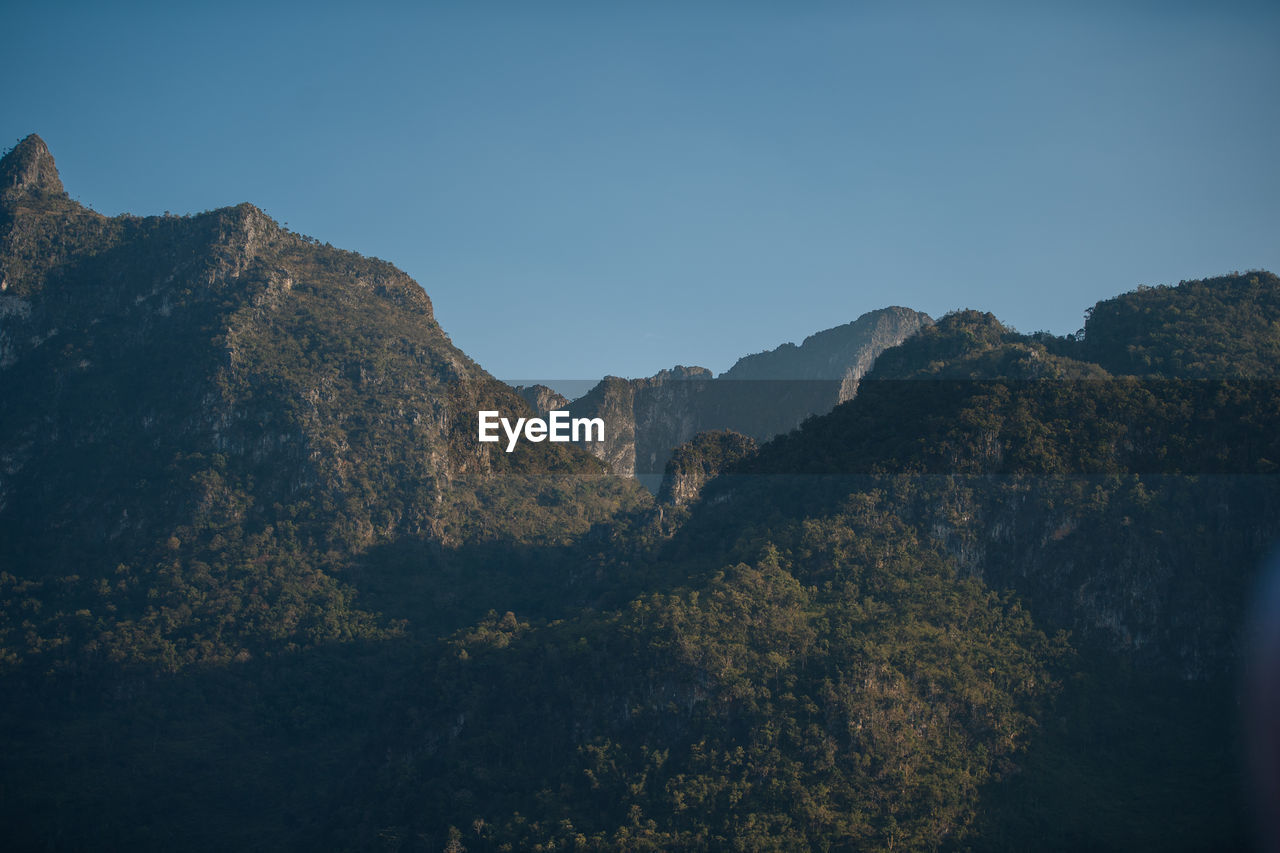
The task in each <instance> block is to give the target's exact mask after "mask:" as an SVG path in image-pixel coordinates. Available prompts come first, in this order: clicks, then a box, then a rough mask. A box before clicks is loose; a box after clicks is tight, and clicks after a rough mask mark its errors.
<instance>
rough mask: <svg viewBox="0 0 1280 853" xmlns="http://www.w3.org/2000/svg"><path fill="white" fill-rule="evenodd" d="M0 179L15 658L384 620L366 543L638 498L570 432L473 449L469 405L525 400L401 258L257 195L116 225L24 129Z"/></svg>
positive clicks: (173, 647) (288, 637)
mask: <svg viewBox="0 0 1280 853" xmlns="http://www.w3.org/2000/svg"><path fill="white" fill-rule="evenodd" d="M0 175H2V176H3V177H4V179H5V181H6V188H5V189H4V196H3V204H2V205H0V282H2V283H3V294H0V306H2V308H0V314H2V317H0V364H2V365H3V366H2V367H0V383H2V385H0V390H2V393H3V395H4V397H5V400H6V406H5V409H4V413H3V415H0V458H3V460H4V468H3V479H0V565H3V566H4V567H5V575H4V577H3V579H0V589H3V592H0V596H3V598H4V602H5V605H6V606H5V609H4V616H5V622H4V623H3V629H4V630H3V640H0V642H2V643H3V647H4V649H5V656H6V657H9V658H10V659H13V658H15V657H16V658H26V657H29V656H32V655H36V656H39V655H42V654H45V653H50V654H53V655H54V656H56V657H58V658H59V659H64V658H66V657H67V656H71V657H75V656H77V655H84V654H92V655H106V656H108V657H111V658H113V659H114V658H117V657H122V658H126V659H128V658H136V659H146V660H164V661H165V662H166V664H167V665H170V666H178V665H182V664H183V663H185V662H190V661H195V660H205V659H209V658H211V657H212V658H230V657H232V656H235V655H238V654H255V653H257V652H258V651H259V650H264V649H267V648H272V647H280V646H282V645H287V644H289V643H302V644H308V643H312V642H316V641H319V640H321V639H336V638H340V637H342V636H345V635H346V634H347V633H349V632H351V631H365V630H373V629H372V628H371V627H370V626H372V624H373V620H372V617H371V616H368V615H358V614H352V615H351V616H350V618H348V615H347V610H348V606H349V604H348V600H349V599H350V593H349V592H343V591H342V581H340V580H339V578H340V577H343V576H345V577H347V578H348V579H349V580H354V579H355V578H354V575H352V572H353V571H356V568H355V564H356V558H357V556H358V555H365V554H371V553H375V554H376V553H377V549H379V548H382V547H384V546H387V545H390V544H392V543H402V544H403V543H405V542H420V543H423V545H424V550H423V553H424V555H428V554H430V553H437V554H443V553H446V552H447V551H448V550H449V549H453V550H456V549H457V548H459V547H461V546H464V545H466V544H467V543H473V542H478V541H480V540H484V539H497V540H503V541H507V542H510V541H522V542H529V543H533V542H542V543H545V544H554V543H563V542H567V541H569V540H570V539H572V538H573V537H575V536H577V535H580V534H582V533H584V532H586V531H587V530H588V528H589V527H590V526H591V524H592V523H593V522H596V521H601V520H603V519H605V518H607V517H608V516H609V515H610V514H611V513H612V512H613V511H614V510H616V509H617V508H618V507H619V506H621V505H623V504H631V503H634V502H635V501H636V500H637V499H639V498H638V496H637V495H636V494H635V490H634V487H631V486H629V485H627V484H625V483H620V482H618V481H616V480H613V479H612V478H609V477H607V476H606V475H605V474H604V473H603V471H602V470H601V467H600V465H599V463H597V462H596V461H595V460H594V459H592V458H590V457H589V456H588V455H587V454H585V453H584V452H582V451H580V450H578V449H576V448H573V447H571V446H567V445H551V444H541V445H532V444H526V445H523V446H521V447H520V448H519V449H518V450H517V452H515V453H512V454H507V453H504V452H502V451H501V450H498V449H496V447H495V446H493V445H481V444H479V443H477V442H476V441H475V429H476V415H475V413H476V411H477V410H478V409H485V408H494V409H502V410H505V411H522V410H523V411H528V409H527V408H526V407H525V405H524V403H523V402H522V401H521V400H520V399H519V397H518V396H517V395H516V394H515V393H513V392H512V391H511V390H510V389H509V388H508V387H507V386H506V385H504V384H503V383H501V382H498V381H497V380H495V379H493V378H492V377H491V376H489V375H488V374H487V373H485V371H483V370H482V369H481V368H480V367H478V366H477V365H476V364H475V363H474V362H472V361H471V360H470V359H469V358H467V357H466V356H465V355H464V354H463V353H462V352H460V351H459V350H458V349H457V348H456V347H454V346H453V345H452V343H450V341H449V339H448V337H447V336H446V335H445V334H444V332H443V331H442V330H441V329H440V327H439V325H438V324H437V323H436V322H435V319H434V317H433V315H432V310H431V302H430V300H429V299H428V297H427V295H426V294H425V293H424V292H423V291H422V289H421V288H420V287H419V286H418V285H417V284H416V283H415V282H413V281H412V280H411V279H409V278H408V276H406V275H405V274H404V273H402V272H400V271H399V270H397V269H396V268H395V267H393V266H391V265H390V264H388V263H385V262H383V261H378V260H375V259H370V258H365V257H362V256H360V255H358V254H355V253H352V252H344V251H340V250H337V249H334V248H332V247H329V246H327V245H320V244H319V243H318V242H317V241H315V240H312V239H311V238H307V237H302V236H299V235H296V234H292V233H290V232H288V231H285V230H284V229H282V228H280V227H279V226H277V225H276V224H275V223H274V222H273V221H272V220H271V219H270V218H268V217H267V216H266V215H265V214H263V213H262V212H261V211H260V210H258V209H257V208H255V207H253V206H252V205H248V204H243V205H240V206H238V207H235V208H229V209H224V210H217V211H213V212H209V213H203V214H199V215H196V216H190V217H172V216H166V217H150V218H145V219H140V218H137V217H131V216H121V217H116V218H113V219H108V218H106V217H102V216H100V215H98V214H96V213H93V212H91V211H88V210H86V209H84V208H82V207H80V206H79V205H77V204H75V203H73V202H71V201H70V200H69V199H67V197H66V196H65V194H64V193H62V191H61V184H60V183H59V181H58V178H57V171H56V168H55V166H54V163H53V158H52V156H51V155H50V154H49V152H48V149H47V148H46V147H45V145H44V143H43V142H42V141H41V140H40V139H39V138H38V137H34V136H33V137H29V138H28V139H26V140H24V141H23V142H22V143H21V144H19V145H18V146H17V147H16V148H15V149H14V150H13V151H11V152H10V153H9V154H8V155H6V157H5V158H4V160H3V161H2V162H0ZM428 543H430V544H431V545H432V548H434V551H433V550H432V548H426V547H425V546H426V545H427V544H428ZM441 549H444V550H441ZM424 559H425V558H424ZM364 562H365V558H364V557H361V558H360V564H361V565H364ZM437 562H438V561H437ZM251 566H254V567H260V568H248V567H251ZM423 570H424V571H431V569H430V568H429V567H428V566H425V565H424V567H423ZM33 585H34V586H33ZM230 587H234V588H236V589H237V590H240V591H239V592H237V593H236V594H234V595H231V596H228V594H227V591H228V588H230ZM20 598H35V599H36V600H44V601H46V604H47V605H49V606H47V607H45V608H42V610H41V612H40V613H39V614H34V615H33V614H27V615H24V616H19V615H18V612H17V610H15V609H14V608H16V607H17V604H16V602H17V601H18V600H19V599H20ZM55 602H56V604H55ZM77 612H81V613H83V614H85V615H81V616H76V617H72V616H69V615H68V614H71V613H77ZM480 612H483V611H482V610H481V611H480ZM313 623H314V624H313ZM24 625H29V626H32V627H23V626H24ZM357 625H359V626H362V627H359V628H357V627H356V626H357ZM68 638H70V639H68Z"/></svg>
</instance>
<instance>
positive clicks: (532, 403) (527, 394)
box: [515, 385, 569, 418]
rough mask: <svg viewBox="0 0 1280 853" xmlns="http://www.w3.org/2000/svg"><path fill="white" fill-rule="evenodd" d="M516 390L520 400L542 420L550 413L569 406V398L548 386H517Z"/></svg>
mask: <svg viewBox="0 0 1280 853" xmlns="http://www.w3.org/2000/svg"><path fill="white" fill-rule="evenodd" d="M515 389H516V393H517V394H519V395H520V398H521V399H522V400H524V401H525V402H526V403H528V404H529V407H530V408H532V409H533V410H534V411H535V412H537V413H538V416H539V417H542V418H545V417H546V416H547V413H548V412H551V411H554V410H557V409H563V408H565V407H566V406H568V405H569V398H568V397H566V396H564V395H563V394H561V393H560V392H559V391H556V390H555V389H554V388H548V387H547V386H546V385H517V386H515Z"/></svg>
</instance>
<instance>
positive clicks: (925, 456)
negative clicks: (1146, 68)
mask: <svg viewBox="0 0 1280 853" xmlns="http://www.w3.org/2000/svg"><path fill="white" fill-rule="evenodd" d="M1278 323H1280V280H1278V279H1277V278H1276V277H1275V276H1274V275H1271V274H1270V273H1264V272H1257V273H1247V274H1242V275H1232V276H1226V277H1222V278H1218V279H1208V280H1204V281H1197V282H1187V283H1183V284H1181V285H1179V286H1176V287H1160V288H1146V289H1140V290H1137V291H1134V292H1131V293H1128V294H1124V295H1122V296H1119V297H1116V298H1115V299H1111V300H1107V301H1104V302H1102V303H1099V304H1098V305H1097V306H1095V307H1094V308H1093V309H1092V310H1091V311H1090V312H1088V319H1087V322H1086V325H1085V328H1084V330H1083V334H1082V335H1071V336H1067V337H1056V336H1053V335H1049V334H1045V333H1038V334H1033V335H1025V334H1020V333H1017V332H1015V331H1014V330H1012V329H1009V328H1007V327H1005V326H1003V325H1002V324H1001V323H1000V322H999V321H998V320H997V319H996V318H995V317H993V316H991V315H989V314H982V313H980V312H974V311H965V312H957V313H954V314H950V315H948V316H946V317H943V318H942V319H941V320H939V321H938V322H937V323H936V324H934V325H926V326H924V327H922V328H920V329H919V331H918V332H917V333H916V334H914V335H913V336H910V337H906V338H905V339H904V340H903V342H902V343H901V344H899V345H898V346H895V347H893V348H890V349H886V350H884V351H883V352H881V353H880V354H879V356H878V358H876V360H875V366H874V368H873V369H871V370H870V372H868V373H867V374H866V375H865V376H862V377H861V378H860V383H859V386H858V393H857V395H856V396H855V397H854V398H853V399H851V400H849V401H847V402H845V403H843V404H841V405H839V406H838V407H836V408H835V409H834V410H833V411H830V412H829V413H827V414H822V415H818V416H815V417H812V418H810V419H808V420H807V421H805V422H804V423H803V424H802V425H801V426H800V427H799V428H798V429H795V430H793V431H791V432H789V433H787V434H785V435H782V436H779V437H777V438H775V439H774V440H772V441H768V442H764V443H761V444H759V445H757V444H756V443H755V442H753V441H752V440H751V439H749V438H747V437H745V436H742V435H738V434H734V433H727V432H720V433H713V434H704V435H700V436H697V437H695V438H693V440H692V441H690V442H689V443H687V444H685V445H683V446H682V447H680V448H678V449H677V450H676V451H675V453H674V455H673V457H672V460H671V463H670V465H669V466H668V469H667V485H666V486H665V487H664V491H663V494H662V501H661V502H656V503H655V502H654V501H653V500H652V498H650V496H649V495H648V493H646V492H644V491H643V490H642V489H640V488H639V486H638V485H636V484H635V483H634V481H632V480H628V479H623V478H619V477H616V476H613V475H612V474H610V473H609V472H608V471H607V470H606V467H605V465H603V464H602V463H601V462H600V461H599V460H597V459H596V458H594V457H592V456H591V455H590V454H589V453H587V452H586V451H584V450H582V449H580V448H575V447H572V446H570V445H565V444H551V443H547V442H544V443H540V444H532V443H524V444H522V445H520V446H519V447H518V448H517V450H516V451H515V452H514V453H511V454H507V453H505V452H504V451H503V450H502V448H501V447H499V446H498V445H491V444H485V445H482V444H480V443H479V442H477V441H476V440H475V427H476V422H475V412H476V411H477V410H478V409H481V408H493V409H500V410H504V411H507V412H521V413H525V414H532V412H533V410H532V409H531V408H530V405H529V403H528V402H526V401H525V400H523V399H521V397H520V396H519V395H518V394H517V393H516V392H515V391H514V390H512V389H510V388H508V387H507V386H505V385H503V384H502V383H499V382H497V381H496V380H494V379H493V378H492V377H490V376H489V374H487V373H486V372H485V371H484V370H483V369H482V368H481V367H479V366H478V365H476V364H475V363H474V362H473V361H471V360H470V359H469V358H468V357H467V356H466V355H465V354H463V353H462V352H461V351H459V350H458V349H457V348H456V347H454V346H453V344H452V343H451V342H450V340H449V338H448V337H447V335H446V334H445V333H444V331H443V330H442V329H441V328H440V327H439V325H438V324H437V323H436V321H435V319H434V316H433V313H432V308H431V303H430V300H429V299H428V297H427V296H426V294H425V293H424V292H423V290H422V288H421V287H419V286H418V284H417V283H415V282H413V281H412V280H411V279H409V278H408V277H407V276H405V275H404V274H403V273H401V272H400V271H399V270H397V269H396V268H395V267H393V266H391V265H390V264H388V263H386V262H383V261H378V260H374V259H370V258H365V257H362V256H360V255H358V254H355V253H351V252H346V251H341V250H338V249H335V248H332V247H330V246H328V245H327V244H323V243H320V242H318V241H316V240H314V239H312V238H309V237H304V236H301V235H297V234H293V233H291V232H289V231H287V230H285V229H283V228H281V227H280V226H278V225H277V224H276V223H275V222H273V221H272V220H271V219H270V218H269V217H268V216H267V215H266V214H264V213H263V212H261V211H259V210H258V209H257V208H254V207H252V206H251V205H247V204H246V205H240V206H238V207H234V208H229V209H224V210H217V211H212V212H206V213H202V214H197V215H193V216H184V217H174V216H165V217H149V218H137V217H130V216H121V217H115V218H107V217H103V216H100V215H98V214H96V213H94V212H92V211H90V210H88V209H86V208H84V207H82V206H80V205H78V204H76V203H75V202H73V201H71V200H70V199H69V198H68V197H67V195H66V193H65V192H64V189H63V187H62V185H61V182H60V181H59V179H58V175H57V171H56V168H55V167H54V164H53V159H52V156H51V155H50V154H49V152H48V150H47V148H45V146H44V144H43V142H41V141H40V140H39V138H38V137H29V138H28V139H26V140H24V141H23V142H22V143H20V144H19V145H18V146H17V147H16V148H15V149H14V150H13V151H11V152H9V153H8V154H7V155H6V156H5V157H4V159H3V160H0V394H2V395H3V397H4V399H5V406H4V407H3V408H2V409H0V463H3V464H2V467H0V695H3V696H4V697H5V699H4V702H3V703H2V704H0V730H3V732H4V735H3V749H2V750H0V755H3V758H0V820H2V821H3V825H4V827H5V832H4V838H5V841H6V846H7V847H8V848H9V849H55V850H61V849H152V850H174V849H207V850H228V849H271V850H274V849H286V850H292V849H297V850H317V849H353V850H428V851H439V850H449V851H453V853H456V851H458V850H464V849H465V850H471V851H484V850H546V851H549V850H721V849H737V850H753V851H755V850H811V849H816V850H904V849H905V850H934V849H947V850H1025V849H1056V850H1081V849H1090V850H1107V849H1111V850H1122V849H1123V850H1178V849H1185V850H1200V849H1250V845H1251V815H1250V811H1249V796H1250V794H1249V791H1248V788H1247V784H1246V774H1245V772H1244V760H1243V759H1244V756H1245V755H1247V753H1248V749H1249V747H1248V744H1247V743H1246V742H1245V741H1244V739H1243V736H1242V734H1241V731H1240V726H1239V724H1238V720H1237V716H1238V706H1239V704H1240V698H1241V683H1242V671H1241V664H1240V662H1241V660H1242V658H1243V650H1244V645H1245V640H1246V632H1245V622H1246V614H1247V611H1248V607H1249V603H1250V600H1251V596H1252V592H1253V589H1254V586H1255V584H1256V582H1257V575H1258V571H1259V565H1260V562H1261V560H1262V559H1263V557H1264V556H1265V555H1266V554H1267V553H1268V551H1269V549H1270V548H1271V547H1272V546H1273V544H1274V543H1275V541H1276V540H1277V538H1280V523H1278V522H1277V521H1276V519H1277V518H1280V488H1278V486H1280V480H1278V479H1277V470H1276V466H1277V463H1280V391H1278V388H1280V386H1277V384H1276V381H1275V380H1276V375H1277V370H1278V368H1280V358H1278V356H1280V343H1278V340H1280V337H1278V336H1280V332H1278V331H1277V329H1280V325H1277V324H1278ZM716 381H717V382H718V381H720V380H716ZM609 387H612V386H609ZM605 390H608V388H606V389H605ZM614 390H615V391H617V390H618V389H616V388H615V389H614ZM526 393H531V397H532V399H533V401H534V403H539V401H542V400H544V399H551V398H550V397H549V395H548V394H547V393H546V392H545V391H542V390H539V389H534V390H533V391H532V392H526ZM602 393H603V392H602ZM619 393H621V392H619ZM676 431H678V430H675V429H674V427H673V434H674V432H676Z"/></svg>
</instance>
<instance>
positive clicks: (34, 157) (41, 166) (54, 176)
mask: <svg viewBox="0 0 1280 853" xmlns="http://www.w3.org/2000/svg"><path fill="white" fill-rule="evenodd" d="M64 192H65V190H64V189H63V188H62V180H61V179H60V178H59V177H58V167H57V165H55V164H54V162H53V155H52V154H50V153H49V146H48V145H45V144H44V140H43V139H41V138H40V137H39V136H37V135H36V134H34V133H33V134H31V135H30V136H28V137H27V138H26V139H24V140H22V141H21V142H19V143H18V144H17V145H15V146H13V149H12V150H11V151H9V153H8V154H5V155H4V158H3V159H0V195H3V196H4V197H6V198H10V197H13V196H19V195H25V194H28V193H36V194H40V195H62V194H63V193H64Z"/></svg>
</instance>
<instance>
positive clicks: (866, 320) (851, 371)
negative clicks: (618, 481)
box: [570, 307, 933, 490]
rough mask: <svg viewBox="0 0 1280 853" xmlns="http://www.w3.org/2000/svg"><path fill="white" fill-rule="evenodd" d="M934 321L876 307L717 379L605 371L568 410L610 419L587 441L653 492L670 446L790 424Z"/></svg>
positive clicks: (833, 398)
mask: <svg viewBox="0 0 1280 853" xmlns="http://www.w3.org/2000/svg"><path fill="white" fill-rule="evenodd" d="M932 322H933V321H932V320H931V319H930V318H929V316H928V315H927V314H922V313H920V312H918V311H912V310H910V309H908V308H898V307H893V308H882V309H880V310H877V311H871V312H868V313H867V314H864V315H862V316H861V317H859V318H858V319H857V320H855V321H854V322H852V323H846V324H845V325H843V326H837V327H836V328H834V329H827V330H826V331H824V332H819V333H817V334H815V335H810V336H809V337H808V338H806V339H805V340H804V342H803V343H802V344H801V345H800V346H796V345H795V344H790V343H788V344H783V345H782V346H780V347H778V348H777V349H774V350H771V351H769V352H763V353H757V354H755V355H749V356H746V357H744V358H741V359H739V360H738V362H737V363H736V364H734V366H733V367H731V368H730V369H729V370H728V371H726V372H725V373H723V374H721V375H720V376H719V377H718V378H715V379H713V378H712V375H711V372H710V371H709V370H707V369H705V368H702V367H683V366H678V367H675V368H672V369H671V370H664V371H662V372H660V373H658V374H657V375H655V376H652V377H649V378H647V379H630V380H628V379H620V378H618V377H608V378H606V379H605V380H604V381H602V382H601V383H600V384H599V385H597V386H596V387H595V388H593V389H592V390H591V391H590V392H589V393H587V394H586V395H585V396H583V397H580V398H579V399H577V400H575V401H573V403H572V404H571V406H570V408H571V409H572V411H573V413H574V415H575V416H578V415H585V416H589V417H596V416H600V417H603V418H604V419H605V423H606V424H607V425H608V434H607V435H606V441H605V442H604V443H603V444H597V445H591V446H589V447H588V449H590V450H591V451H592V452H593V453H595V454H596V455H597V456H598V457H600V458H601V459H603V460H604V461H605V463H606V464H608V465H609V467H610V469H611V470H612V471H613V472H614V473H616V474H619V475H621V476H627V477H631V476H634V477H638V478H639V479H640V480H641V481H642V482H643V483H645V485H646V486H648V487H649V488H650V489H653V490H657V488H658V482H659V480H660V478H661V475H662V473H663V470H664V468H665V466H666V463H667V460H668V459H669V458H670V456H671V451H672V450H673V449H674V448H675V447H676V446H678V445H680V444H682V443H683V442H685V441H688V440H689V439H691V438H693V437H694V436H695V435H697V434H698V433H700V432H705V431H711V430H733V431H735V432H738V433H741V434H743V435H746V436H750V437H751V438H753V439H755V440H756V441H757V442H760V441H767V440H768V439H770V438H772V437H773V436H775V435H778V434H780V433H784V432H787V431H788V430H792V429H794V428H795V427H797V426H799V425H800V423H801V422H802V421H803V420H804V419H805V418H807V417H809V416H811V415H815V414H821V413H823V412H827V411H830V410H831V408H832V407H833V406H836V405H838V404H839V403H841V402H843V401H845V400H848V399H849V398H851V397H852V396H853V395H854V394H855V393H856V392H857V387H858V382H859V381H860V380H861V378H862V376H863V374H865V373H866V372H867V370H868V369H870V367H871V365H872V364H874V363H875V359H876V356H878V355H879V354H880V353H881V352H883V351H884V350H886V349H888V348H889V347H892V346H895V345H897V344H899V343H901V342H902V341H903V340H905V339H906V338H908V337H910V336H911V335H913V334H915V333H916V332H917V331H918V330H919V329H921V328H922V327H924V326H927V325H928V324H930V323H932Z"/></svg>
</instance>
